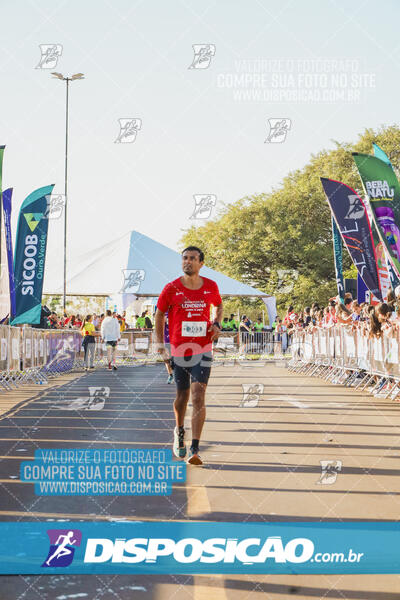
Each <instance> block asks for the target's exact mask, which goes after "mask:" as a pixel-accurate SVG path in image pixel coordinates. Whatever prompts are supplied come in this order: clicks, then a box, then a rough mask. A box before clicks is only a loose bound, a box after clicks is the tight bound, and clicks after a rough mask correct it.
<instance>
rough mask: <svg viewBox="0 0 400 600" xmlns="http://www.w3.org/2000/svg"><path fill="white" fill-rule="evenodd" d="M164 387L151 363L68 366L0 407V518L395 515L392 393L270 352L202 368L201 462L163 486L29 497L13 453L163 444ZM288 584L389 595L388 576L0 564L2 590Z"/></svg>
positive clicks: (225, 593)
mask: <svg viewBox="0 0 400 600" xmlns="http://www.w3.org/2000/svg"><path fill="white" fill-rule="evenodd" d="M256 364H257V363H256ZM89 388H97V389H98V391H97V395H96V394H95V393H94V391H95V390H93V389H92V390H90V389H89ZM108 390H109V391H108ZM173 397H174V386H169V385H167V384H166V371H165V368H164V366H163V365H152V366H151V365H150V366H139V367H128V366H123V367H120V368H119V370H118V371H117V372H110V371H108V370H106V369H98V370H96V371H94V372H91V373H90V374H87V375H86V374H85V375H80V376H77V378H76V379H74V380H72V381H71V382H69V383H66V384H64V385H62V386H61V387H59V388H52V389H49V390H47V391H44V392H43V393H42V394H39V396H38V395H36V397H34V398H33V399H29V400H26V401H24V402H22V403H20V404H19V405H18V406H17V407H16V408H14V409H12V410H10V411H9V412H8V413H6V414H5V415H3V417H2V418H1V419H0V485H1V494H0V519H1V520H3V521H13V520H15V521H32V520H36V519H38V520H40V521H47V522H60V523H61V522H62V521H65V520H69V521H72V520H73V521H94V520H96V521H103V522H107V521H108V522H109V521H113V520H117V521H127V520H129V521H137V520H140V521H146V520H156V521H158V520H179V521H182V520H196V521H236V522H243V521H264V520H265V521H291V520H308V521H310V520H315V521H325V520H342V521H346V520H397V519H398V514H399V509H400V484H399V477H398V476H399V474H400V469H399V459H400V410H399V405H398V404H397V403H395V402H391V401H388V400H381V399H375V398H373V397H371V396H368V395H366V394H364V393H362V392H356V391H354V390H352V389H344V388H342V387H341V386H334V385H332V384H326V383H325V382H323V381H321V380H319V379H316V378H307V377H301V376H297V375H292V374H289V373H288V372H287V371H286V369H284V368H283V367H282V366H277V365H275V364H273V363H269V364H267V365H264V366H261V367H260V366H255V364H251V365H250V364H249V365H235V366H232V365H229V364H227V365H218V366H216V365H215V366H214V367H213V373H212V378H211V380H210V385H209V389H208V393H207V406H208V411H207V422H206V426H205V429H204V436H203V441H202V445H201V451H202V456H203V458H204V459H205V461H206V465H205V467H202V468H196V467H190V469H189V470H188V479H187V482H186V483H185V484H176V485H174V488H173V493H172V495H171V496H169V497H151V496H134V497H118V496H113V497H107V496H106V497H99V496H97V497H94V496H92V497H82V496H81V497H66V496H60V497H54V496H53V497H51V496H36V495H35V493H34V489H33V485H32V484H30V483H21V482H20V480H19V465H20V462H21V460H27V459H29V458H33V455H34V451H35V450H36V449H38V448H42V449H45V448H49V449H50V448H100V447H111V448H149V449H151V448H157V449H159V448H170V447H171V441H172V429H173V426H174V421H173V413H172V407H171V403H172V400H173ZM186 426H187V428H188V429H189V430H190V410H189V413H188V419H187V424H186ZM188 433H189V437H190V431H189V432H188ZM320 461H331V463H334V464H335V465H336V469H335V472H336V476H335V474H333V475H329V473H328V474H326V473H325V474H324V473H323V471H322V467H321V462H320ZM339 465H340V468H339ZM329 477H330V478H331V479H329ZM293 596H295V597H297V598H301V599H304V600H305V599H311V598H312V599H314V600H315V599H316V598H338V599H340V600H341V599H343V598H346V599H352V600H369V599H371V600H395V599H396V600H397V599H398V598H399V597H400V578H399V577H398V576H392V575H381V576H376V575H374V576H373V575H370V576H365V575H362V576H353V575H351V576H350V575H346V576H340V575H336V576H333V575H330V576H316V575H315V576H300V575H298V576H287V575H285V576H283V575H280V576H276V575H264V576H255V577H254V576H233V575H232V576H220V577H218V576H212V577H211V576H193V577H192V576H175V575H163V576H145V575H139V576H135V575H132V576H128V575H123V576H120V575H113V576H105V575H104V576H88V575H85V576H83V575H79V576H78V575H72V576H44V575H43V576H42V575H41V576H29V577H28V576H12V577H11V576H3V577H1V586H0V598H1V599H3V598H4V599H7V600H17V599H18V600H20V599H21V600H22V599H25V598H26V599H29V600H30V599H31V598H32V599H36V598H40V599H43V600H47V599H49V600H50V599H51V600H70V599H71V600H73V599H74V598H82V599H87V600H109V599H114V600H115V599H118V600H128V599H131V598H143V600H150V599H151V600H153V599H154V600H156V599H157V600H158V599H159V598H163V599H165V598H174V600H181V599H182V600H186V599H188V600H189V598H190V599H191V598H193V599H195V600H203V599H206V598H207V600H210V599H211V598H212V599H213V600H214V599H216V600H225V599H227V598H228V599H229V600H231V599H232V600H237V599H243V600H244V599H246V600H247V599H248V598H249V599H250V600H259V599H261V598H268V600H269V599H270V598H271V599H274V600H286V599H287V598H288V597H293Z"/></svg>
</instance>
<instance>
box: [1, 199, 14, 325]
mask: <svg viewBox="0 0 400 600" xmlns="http://www.w3.org/2000/svg"><path fill="white" fill-rule="evenodd" d="M12 192H13V191H12V188H9V189H8V190H5V191H4V192H3V216H4V233H5V240H6V252H7V265H8V280H9V288H10V309H11V316H13V315H15V281H14V263H13V244H12V234H11V197H12Z"/></svg>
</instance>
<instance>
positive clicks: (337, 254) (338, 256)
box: [332, 217, 344, 300]
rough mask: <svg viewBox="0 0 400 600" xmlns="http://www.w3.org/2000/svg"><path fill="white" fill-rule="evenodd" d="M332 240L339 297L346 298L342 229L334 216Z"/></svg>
mask: <svg viewBox="0 0 400 600" xmlns="http://www.w3.org/2000/svg"><path fill="white" fill-rule="evenodd" d="M332 240H333V257H334V261H335V273H336V284H337V290H338V295H339V298H341V299H342V300H343V299H344V280H343V252H342V238H341V237H340V231H339V229H338V228H337V225H336V221H335V219H334V218H333V217H332Z"/></svg>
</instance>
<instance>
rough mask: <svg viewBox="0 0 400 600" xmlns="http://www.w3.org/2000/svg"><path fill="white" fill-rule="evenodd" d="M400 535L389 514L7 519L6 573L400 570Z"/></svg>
mask: <svg viewBox="0 0 400 600" xmlns="http://www.w3.org/2000/svg"><path fill="white" fill-rule="evenodd" d="M56 466H57V465H53V468H55V467H56ZM49 468H50V466H49ZM399 534H400V524H399V523H398V522H390V521H389V522H378V523H374V522H368V521H366V522H363V521H361V522H360V521H358V522H354V521H350V522H346V523H343V522H332V523H327V522H307V521H305V522H301V521H300V522H277V523H273V522H253V523H249V522H247V523H238V522H236V523H227V522H217V523H204V522H193V521H191V522H187V523H185V522H177V521H175V522H165V521H164V522H163V521H158V522H157V521H156V522H153V523H149V522H147V523H143V522H140V521H136V522H134V523H129V522H122V523H118V522H115V523H101V522H94V523H88V522H82V521H81V522H74V521H65V520H64V521H63V522H62V523H46V522H38V521H37V522H19V523H15V522H3V523H0V535H1V537H2V539H3V540H7V543H6V544H3V551H2V556H1V558H2V560H1V561H0V573H3V574H17V573H20V574H25V575H27V574H37V575H39V574H40V575H55V574H57V575H58V576H59V577H67V578H68V577H69V576H70V575H73V574H79V573H81V574H91V575H93V574H112V573H114V574H130V575H132V574H134V573H145V574H147V575H150V574H155V573H166V574H171V573H174V574H188V575H189V574H199V573H200V574H201V573H203V574H224V573H226V574H228V573H232V574H238V573H243V574H250V575H251V574H257V573H258V574H262V573H274V574H278V573H281V574H285V573H286V574H288V575H293V574H320V575H322V574H325V575H326V574H328V573H333V574H351V573H353V574H354V573H357V574H362V573H374V574H376V573H400V558H399V552H398V541H399ZM59 597H60V598H61V596H59ZM62 597H63V598H67V596H65V595H63V596H62ZM71 597H73V595H72V596H71ZM210 597H212V594H211V596H210Z"/></svg>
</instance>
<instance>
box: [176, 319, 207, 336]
mask: <svg viewBox="0 0 400 600" xmlns="http://www.w3.org/2000/svg"><path fill="white" fill-rule="evenodd" d="M206 335H207V321H183V322H182V337H205V336H206Z"/></svg>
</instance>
